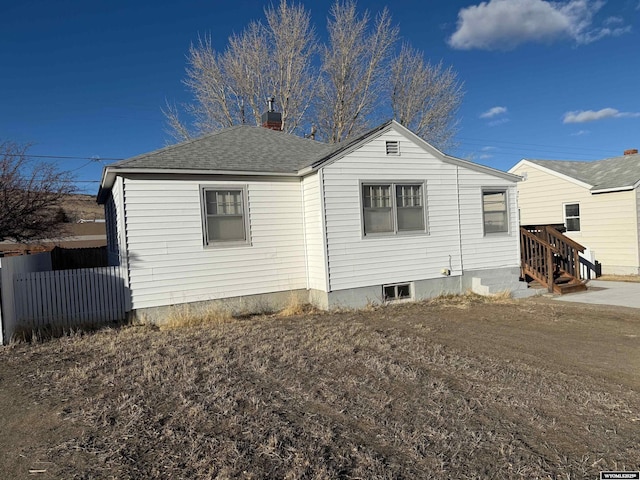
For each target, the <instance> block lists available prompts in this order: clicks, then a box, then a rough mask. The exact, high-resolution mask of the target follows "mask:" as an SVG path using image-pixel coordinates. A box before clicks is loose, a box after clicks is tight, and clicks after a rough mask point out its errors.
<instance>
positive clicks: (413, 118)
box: [389, 44, 463, 150]
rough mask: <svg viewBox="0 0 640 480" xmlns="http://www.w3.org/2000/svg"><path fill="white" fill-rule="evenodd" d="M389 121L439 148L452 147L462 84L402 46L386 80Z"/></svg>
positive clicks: (448, 71)
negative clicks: (389, 94) (388, 90)
mask: <svg viewBox="0 0 640 480" xmlns="http://www.w3.org/2000/svg"><path fill="white" fill-rule="evenodd" d="M389 85H390V89H391V107H392V109H393V118H394V119H395V120H397V121H398V122H399V123H401V124H402V125H404V126H406V127H407V128H409V129H410V130H411V131H413V132H414V133H416V134H417V135H418V136H420V137H422V138H424V139H425V140H426V141H427V142H429V143H431V144H432V145H433V146H435V147H437V148H439V149H441V150H442V149H445V148H448V147H451V146H452V145H453V138H454V136H455V134H456V131H457V120H456V113H457V112H458V109H459V108H460V104H461V103H462V96H463V92H462V84H461V83H460V82H459V81H458V78H457V75H456V73H455V72H454V71H453V70H452V69H451V67H449V68H446V69H445V68H444V67H443V65H442V62H441V63H438V64H436V65H433V64H431V63H429V62H425V60H424V55H423V54H422V53H421V52H419V51H417V50H415V49H413V48H411V47H410V46H409V45H407V44H404V45H403V46H402V49H401V50H400V53H399V54H398V55H397V56H396V57H395V58H394V60H393V62H392V67H391V78H390V82H389Z"/></svg>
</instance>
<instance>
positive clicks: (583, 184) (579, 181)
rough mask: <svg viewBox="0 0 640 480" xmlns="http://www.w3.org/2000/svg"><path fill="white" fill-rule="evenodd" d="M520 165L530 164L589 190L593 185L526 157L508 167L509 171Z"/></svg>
mask: <svg viewBox="0 0 640 480" xmlns="http://www.w3.org/2000/svg"><path fill="white" fill-rule="evenodd" d="M522 165H529V166H531V167H533V168H537V169H538V170H541V171H543V172H545V173H548V174H549V175H554V176H556V177H558V178H561V179H563V180H566V181H568V182H571V183H574V184H576V185H578V186H580V187H583V188H586V189H587V190H591V189H592V188H594V186H595V185H591V184H589V183H586V182H583V181H582V180H578V179H577V178H575V177H571V176H569V175H566V174H564V173H560V172H558V171H556V170H553V169H552V168H549V167H545V166H543V165H539V164H537V163H535V162H532V161H530V160H527V159H526V158H523V159H522V160H520V161H519V162H518V163H517V164H516V165H514V166H513V167H511V168H510V169H509V171H510V172H511V171H513V170H516V169H517V168H518V167H521V166H522Z"/></svg>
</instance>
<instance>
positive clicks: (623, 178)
mask: <svg viewBox="0 0 640 480" xmlns="http://www.w3.org/2000/svg"><path fill="white" fill-rule="evenodd" d="M527 161H529V162H531V163H533V164H536V165H540V166H541V167H545V168H548V169H549V170H553V171H555V172H558V173H561V174H562V175H566V176H568V177H571V178H575V179H576V180H579V181H581V182H583V183H586V184H588V185H591V190H592V191H593V190H609V189H624V188H633V187H634V186H635V185H636V184H637V183H638V182H640V155H639V154H634V155H624V156H620V157H613V158H606V159H604V160H596V161H593V162H574V161H564V160H529V159H527Z"/></svg>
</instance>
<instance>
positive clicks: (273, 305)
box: [130, 267, 537, 324]
mask: <svg viewBox="0 0 640 480" xmlns="http://www.w3.org/2000/svg"><path fill="white" fill-rule="evenodd" d="M519 275H520V269H519V268H518V267H507V268H496V269H485V270H471V271H466V272H464V273H463V274H462V275H451V276H442V277H439V278H430V279H426V280H415V281H412V282H406V283H409V284H410V285H411V299H406V300H399V301H412V300H413V301H415V300H427V299H430V298H434V297H438V296H440V295H451V294H453V295H455V294H463V293H465V292H467V291H473V292H475V293H478V294H480V295H492V294H496V293H501V292H505V291H508V292H510V293H511V295H512V296H513V297H515V298H522V297H526V296H530V295H535V294H536V293H537V292H536V291H535V290H532V289H527V284H526V283H525V282H521V281H520V280H519ZM382 288H383V286H382V285H371V286H368V287H360V288H350V289H346V290H336V291H332V292H323V291H320V290H302V289H301V290H292V291H287V292H273V293H265V294H261V295H246V296H243V297H234V298H224V299H218V300H208V301H203V302H194V303H189V304H180V305H167V306H159V307H151V308H141V309H137V310H134V311H133V312H131V314H130V315H131V318H132V319H133V320H134V321H139V322H142V323H153V324H162V323H164V322H166V321H167V319H168V318H169V316H170V315H171V314H172V313H173V311H174V310H175V309H180V308H188V309H189V313H192V314H194V315H197V314H198V313H203V312H207V311H209V312H210V311H211V310H212V309H213V310H218V311H224V312H228V313H230V314H232V315H244V314H255V313H270V312H276V311H279V310H282V309H284V308H286V307H287V306H290V305H292V304H306V303H310V304H311V305H314V306H315V307H317V308H319V309H322V310H332V309H337V308H356V309H357V308H364V307H366V306H368V305H376V304H381V303H383V302H384V298H383V292H382Z"/></svg>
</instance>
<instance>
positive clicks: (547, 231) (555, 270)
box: [520, 225, 585, 292]
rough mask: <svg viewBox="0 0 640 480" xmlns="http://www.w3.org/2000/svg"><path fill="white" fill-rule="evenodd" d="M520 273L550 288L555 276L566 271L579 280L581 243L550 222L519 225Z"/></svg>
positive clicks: (566, 273)
mask: <svg viewBox="0 0 640 480" xmlns="http://www.w3.org/2000/svg"><path fill="white" fill-rule="evenodd" d="M520 250H521V263H522V270H523V273H525V274H527V275H529V276H530V277H531V278H533V279H535V280H537V281H538V282H539V283H540V284H542V285H544V286H546V287H547V288H548V290H549V291H550V292H553V291H554V284H555V279H556V278H557V277H559V276H560V275H568V276H570V277H572V278H573V279H575V280H576V281H580V280H581V278H580V252H584V250H585V247H583V246H582V245H580V244H579V243H578V242H576V241H574V240H572V239H570V238H569V237H566V236H564V235H563V234H562V233H560V232H559V231H558V230H557V229H556V228H554V227H553V226H550V225H541V226H536V227H527V228H525V227H520Z"/></svg>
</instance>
